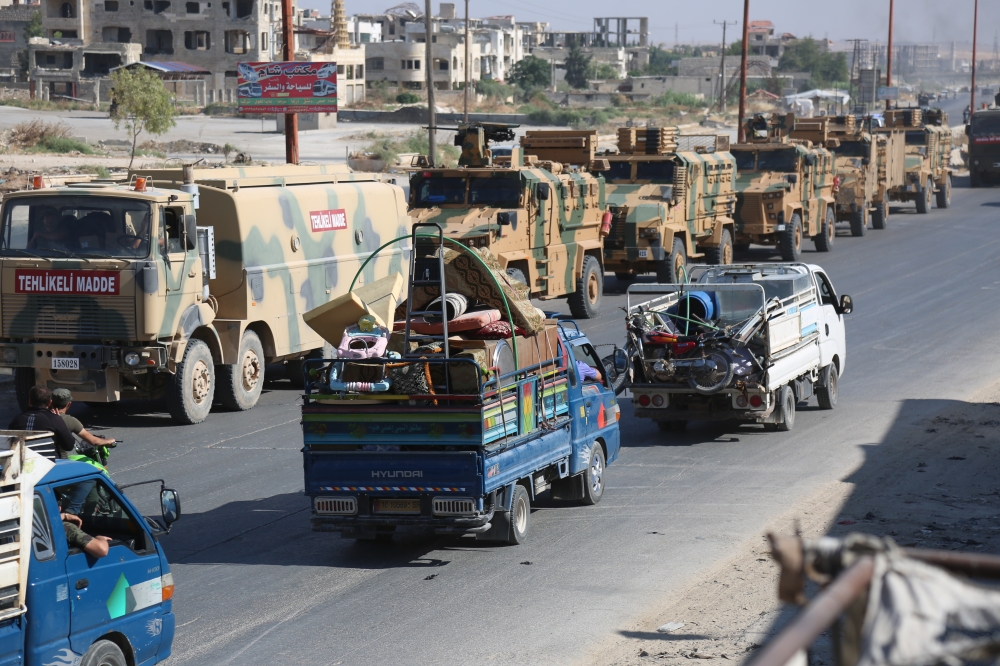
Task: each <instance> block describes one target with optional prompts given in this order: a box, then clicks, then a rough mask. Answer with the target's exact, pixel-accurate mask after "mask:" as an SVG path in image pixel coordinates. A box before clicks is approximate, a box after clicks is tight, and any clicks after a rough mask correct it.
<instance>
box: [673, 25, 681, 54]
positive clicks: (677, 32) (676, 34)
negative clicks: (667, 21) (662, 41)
mask: <svg viewBox="0 0 1000 666" xmlns="http://www.w3.org/2000/svg"><path fill="white" fill-rule="evenodd" d="M680 25H681V24H680V23H678V22H676V21H675V22H674V51H676V50H677V47H679V46H680V45H681V28H680Z"/></svg>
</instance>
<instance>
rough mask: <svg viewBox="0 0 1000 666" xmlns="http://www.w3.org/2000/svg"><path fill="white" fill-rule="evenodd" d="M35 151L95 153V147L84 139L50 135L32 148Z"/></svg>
mask: <svg viewBox="0 0 1000 666" xmlns="http://www.w3.org/2000/svg"><path fill="white" fill-rule="evenodd" d="M31 150H32V151H33V152H40V153H41V152H45V153H70V152H73V151H74V150H75V151H78V152H81V153H83V154H84V155H93V154H94V149H93V148H91V147H90V146H89V145H87V144H85V143H84V142H82V141H78V140H76V139H71V138H65V137H58V136H49V137H45V138H43V139H42V140H41V141H39V142H38V143H37V144H35V146H34V148H33V149H31Z"/></svg>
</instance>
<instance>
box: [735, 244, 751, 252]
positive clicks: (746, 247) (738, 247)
mask: <svg viewBox="0 0 1000 666" xmlns="http://www.w3.org/2000/svg"><path fill="white" fill-rule="evenodd" d="M733 251H734V252H740V253H742V252H749V251H750V243H734V244H733Z"/></svg>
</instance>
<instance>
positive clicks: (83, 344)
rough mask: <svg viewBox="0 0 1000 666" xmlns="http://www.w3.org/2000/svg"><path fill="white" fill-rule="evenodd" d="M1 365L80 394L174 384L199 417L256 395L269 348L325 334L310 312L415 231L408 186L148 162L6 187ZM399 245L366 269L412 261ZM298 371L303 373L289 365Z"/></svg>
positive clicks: (115, 394)
mask: <svg viewBox="0 0 1000 666" xmlns="http://www.w3.org/2000/svg"><path fill="white" fill-rule="evenodd" d="M2 224H3V226H2V241H0V274H2V277H0V283H2V287H0V319H2V330H0V366H2V367H8V368H14V370H15V380H16V387H17V388H16V390H17V397H18V401H19V402H20V403H21V404H22V407H23V406H26V402H27V392H28V389H29V388H30V387H31V386H32V385H33V384H35V383H44V384H47V385H48V386H49V387H50V388H60V387H62V388H68V389H70V390H72V392H73V395H74V398H75V399H76V400H78V401H81V402H113V401H117V400H120V399H123V398H165V399H166V403H167V406H168V408H169V411H170V414H171V416H172V417H173V418H174V419H175V420H176V421H178V422H181V423H197V422H199V421H201V420H203V419H205V417H206V416H207V415H208V412H209V410H210V409H211V407H212V403H213V401H214V400H216V399H218V401H219V402H220V403H221V404H222V405H223V406H224V407H226V408H229V409H233V410H245V409H249V408H251V407H253V406H254V404H255V403H256V402H257V399H258V398H259V396H260V394H261V389H262V388H263V384H264V373H265V369H264V368H265V364H267V363H273V362H276V361H284V360H291V361H293V362H296V361H299V360H301V359H303V358H304V357H305V356H307V355H308V354H310V353H311V352H313V351H314V350H317V349H320V348H322V346H323V340H322V339H321V338H320V337H319V336H318V335H317V334H316V333H315V332H313V331H312V330H311V329H310V328H308V327H307V326H305V325H304V324H303V321H302V315H301V313H303V312H306V311H307V310H310V309H311V308H313V307H315V306H316V305H318V304H321V303H324V302H326V301H327V300H331V299H333V298H335V297H336V296H339V295H341V294H344V293H346V292H347V291H348V289H349V288H350V285H351V280H352V278H353V277H354V275H355V273H356V272H357V270H358V268H359V266H360V264H361V262H362V261H363V260H364V259H365V257H367V256H368V255H369V254H370V253H371V252H372V251H374V250H375V249H376V248H378V247H379V246H380V245H381V244H382V243H384V242H385V241H387V240H390V239H392V238H396V237H399V236H406V235H408V233H409V228H410V226H409V218H408V217H407V216H406V202H405V196H404V194H403V190H402V189H401V188H399V187H397V186H395V185H392V184H389V183H385V182H379V180H378V179H377V178H376V177H375V176H372V175H365V174H353V173H350V172H349V171H348V170H347V169H346V168H344V167H340V168H337V167H323V166H317V167H302V166H282V167H247V168H241V169H236V168H220V169H194V168H191V167H184V168H177V169H163V170H156V171H137V172H135V173H134V174H133V175H132V178H131V181H130V182H128V183H112V182H91V183H79V184H75V185H67V186H65V187H57V188H40V189H34V190H28V191H20V192H13V193H10V194H8V195H6V196H5V198H4V201H3V210H2ZM404 251H405V250H404V249H401V248H399V247H396V248H395V249H394V251H393V252H389V253H384V257H383V256H380V258H379V259H378V261H377V262H373V263H371V264H369V265H368V267H367V268H366V269H365V273H364V279H366V280H368V279H372V278H373V277H374V276H375V275H378V276H382V275H387V274H389V273H393V272H405V271H406V270H407V266H408V263H407V262H406V261H403V257H402V254H403V252H404ZM292 376H293V378H294V377H301V373H298V374H296V373H295V372H293V373H292Z"/></svg>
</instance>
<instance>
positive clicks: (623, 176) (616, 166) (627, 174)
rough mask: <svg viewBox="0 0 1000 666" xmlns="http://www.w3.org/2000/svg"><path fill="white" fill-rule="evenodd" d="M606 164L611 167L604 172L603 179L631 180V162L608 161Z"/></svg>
mask: <svg viewBox="0 0 1000 666" xmlns="http://www.w3.org/2000/svg"><path fill="white" fill-rule="evenodd" d="M608 165H609V166H610V167H611V168H610V169H609V170H607V171H605V172H604V178H605V180H608V181H612V180H632V163H631V162H613V161H609V162H608Z"/></svg>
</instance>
